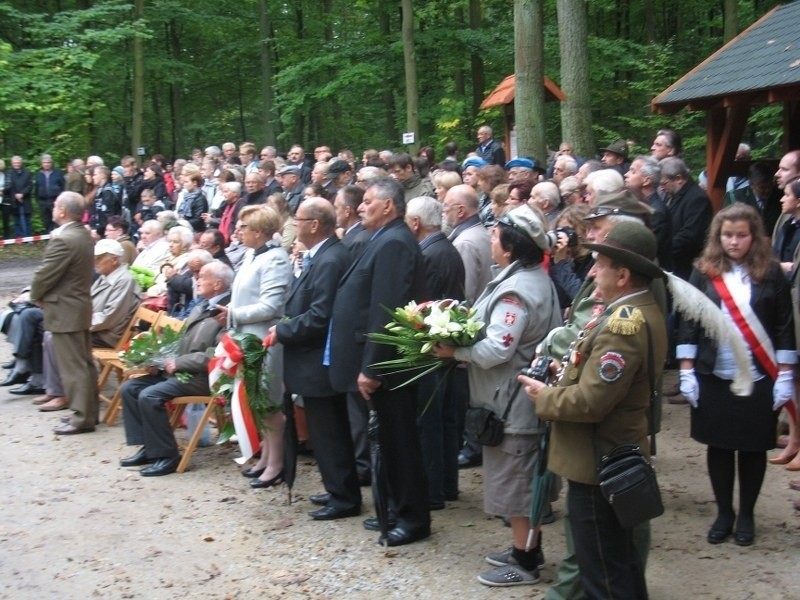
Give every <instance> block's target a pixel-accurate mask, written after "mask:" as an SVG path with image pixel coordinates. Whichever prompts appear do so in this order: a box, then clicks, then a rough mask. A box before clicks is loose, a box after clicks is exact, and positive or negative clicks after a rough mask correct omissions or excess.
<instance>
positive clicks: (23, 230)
mask: <svg viewBox="0 0 800 600" xmlns="http://www.w3.org/2000/svg"><path fill="white" fill-rule="evenodd" d="M11 210H12V212H11V214H12V215H14V235H15V236H17V237H27V236H29V235H31V213H29V212H25V208H24V207H23V206H22V205H21V204H20V203H19V202H16V201H15V202H14V205H13V206H12V208H11Z"/></svg>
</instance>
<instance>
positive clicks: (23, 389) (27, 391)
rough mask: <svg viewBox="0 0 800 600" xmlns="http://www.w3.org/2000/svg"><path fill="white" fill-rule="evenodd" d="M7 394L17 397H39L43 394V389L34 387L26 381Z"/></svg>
mask: <svg viewBox="0 0 800 600" xmlns="http://www.w3.org/2000/svg"><path fill="white" fill-rule="evenodd" d="M8 392H9V393H10V394H16V395H18V396H40V395H41V394H44V388H40V387H36V386H35V385H33V384H32V383H31V382H30V381H26V382H25V383H23V384H22V385H20V386H18V387H15V388H11V389H10V390H8Z"/></svg>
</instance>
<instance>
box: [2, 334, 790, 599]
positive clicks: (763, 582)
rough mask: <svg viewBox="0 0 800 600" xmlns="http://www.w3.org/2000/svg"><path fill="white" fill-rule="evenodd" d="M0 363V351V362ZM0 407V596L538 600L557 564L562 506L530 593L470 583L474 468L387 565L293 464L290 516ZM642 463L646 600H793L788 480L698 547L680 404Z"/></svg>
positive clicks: (489, 528) (199, 477)
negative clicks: (1, 478)
mask: <svg viewBox="0 0 800 600" xmlns="http://www.w3.org/2000/svg"><path fill="white" fill-rule="evenodd" d="M9 356H10V355H9V347H8V345H7V344H5V343H2V344H0V359H2V360H3V361H4V360H7V359H8V358H9ZM673 381H674V374H672V376H671V378H668V382H667V383H668V384H669V383H672V382H673ZM0 407H2V411H3V415H4V417H5V423H6V427H5V428H3V429H2V430H0V453H1V455H2V456H3V458H4V462H5V465H6V469H7V471H6V475H5V478H6V484H5V485H4V486H3V489H4V491H5V497H6V500H5V502H4V507H3V517H2V519H1V520H0V581H2V582H3V586H2V590H0V597H2V598H15V599H16V598H34V597H37V598H81V599H83V598H92V597H95V598H146V599H158V598H180V597H183V598H204V599H205V598H208V599H211V598H213V599H216V598H289V599H291V598H337V599H339V598H413V597H415V596H416V597H419V598H454V599H455V598H458V599H460V600H466V599H473V598H474V599H483V598H493V599H494V598H501V597H502V598H538V597H541V596H542V595H543V593H544V591H545V590H546V589H547V586H548V583H549V582H551V581H552V578H553V577H554V575H555V572H556V565H557V561H558V559H559V558H560V557H561V556H562V555H563V549H564V548H563V528H562V525H563V523H562V518H561V514H562V505H563V496H562V500H559V501H558V502H556V503H555V504H554V508H555V511H556V515H557V516H558V517H559V518H558V519H557V521H556V523H555V524H553V525H549V526H545V528H544V551H545V555H546V557H547V566H546V567H545V568H544V569H543V570H542V582H541V583H540V584H538V585H536V586H532V587H523V588H509V589H506V590H495V589H489V588H486V587H484V586H482V585H480V584H479V583H478V582H477V581H476V580H475V577H476V575H477V574H478V573H480V572H481V571H482V570H485V569H486V568H487V567H488V566H487V565H486V563H484V562H483V556H484V554H486V553H487V552H489V551H493V550H497V549H501V548H504V547H506V546H507V545H508V542H509V538H510V536H509V530H508V529H505V528H504V527H503V526H502V524H501V522H500V521H499V520H497V519H492V518H489V517H487V516H486V515H484V514H483V512H482V511H481V470H480V469H470V470H466V471H462V472H461V489H462V495H461V499H460V500H459V501H457V502H451V503H448V506H447V508H446V509H445V510H443V511H438V512H434V513H433V530H434V535H433V536H432V537H431V538H430V539H429V540H427V541H424V542H421V543H417V544H412V545H410V546H405V547H400V548H396V549H390V550H389V551H388V552H387V551H385V550H384V549H382V548H381V547H380V546H378V545H377V544H376V543H375V541H376V535H377V534H374V533H371V532H367V531H365V530H364V529H363V528H362V526H361V519H360V518H353V519H346V520H343V521H334V522H323V523H317V522H313V521H311V520H310V519H309V517H308V516H307V515H306V513H307V512H308V511H309V510H312V508H313V507H312V505H311V504H310V503H309V502H308V500H307V498H308V495H309V494H313V493H319V492H320V491H321V490H322V488H321V485H320V480H319V476H318V474H317V471H316V468H315V466H314V464H313V461H312V460H311V459H308V458H301V463H300V467H299V474H298V480H297V483H296V486H295V502H294V503H293V504H291V505H289V504H288V503H287V493H286V488H285V487H281V488H278V489H270V490H250V489H249V487H248V486H247V480H245V479H244V478H243V477H241V476H240V475H239V468H238V467H237V465H236V464H235V463H233V458H235V457H236V456H237V453H236V449H235V448H233V447H216V446H215V447H210V448H201V449H199V450H198V451H197V452H196V454H195V455H194V457H193V458H192V462H191V465H190V470H189V471H187V472H186V473H184V474H182V475H177V474H176V475H171V476H168V477H160V478H150V479H145V478H142V477H140V476H139V475H138V473H137V472H136V470H135V469H123V468H121V467H119V465H118V461H119V459H120V458H121V457H123V456H127V455H128V454H130V453H131V451H130V449H129V448H127V447H126V446H125V443H124V435H123V428H122V425H121V423H118V424H117V425H115V426H113V427H106V426H100V427H98V430H97V431H96V432H95V433H93V434H87V435H79V436H74V437H66V438H59V437H57V436H54V435H53V434H52V433H50V431H51V429H52V427H53V426H54V425H55V424H56V422H57V421H58V419H59V417H60V416H61V415H64V414H66V413H64V412H61V413H55V414H42V413H39V412H37V411H36V409H35V407H33V406H32V405H31V404H30V397H27V396H23V397H18V396H13V395H11V394H9V393H8V388H0ZM657 463H658V473H659V480H660V483H661V487H662V491H663V495H664V501H665V505H666V509H667V512H666V514H665V515H664V516H662V517H661V518H659V519H657V520H655V521H654V522H653V535H652V537H653V543H652V550H651V553H650V563H649V566H648V573H647V575H648V584H649V587H650V593H651V598H654V599H672V598H721V599H726V600H727V599H745V598H765V599H766V598H770V599H771V598H798V597H800V575H798V574H797V573H796V572H795V571H794V569H795V568H796V562H797V560H796V559H797V556H798V550H800V536H798V530H799V529H800V519H798V516H797V515H796V514H795V513H794V511H793V509H792V505H791V501H792V500H793V499H794V497H795V496H796V493H795V492H792V491H790V490H789V489H788V485H787V484H788V481H789V479H790V478H791V477H790V475H791V474H790V473H788V472H787V471H785V470H784V469H783V468H782V467H775V466H770V467H769V468H768V472H767V479H766V482H765V484H764V491H763V493H762V496H761V499H760V501H759V504H758V507H757V538H756V544H755V545H754V546H752V547H750V548H739V547H737V546H735V545H734V544H733V543H732V542H730V543H726V544H722V545H720V546H710V545H709V544H708V543H706V541H705V536H706V531H707V528H708V526H709V525H710V522H711V520H712V519H713V512H714V505H713V501H712V496H711V490H710V487H709V483H708V479H707V477H706V475H705V449H704V448H703V447H702V446H700V445H698V444H696V443H694V442H693V441H691V440H690V439H689V437H688V409H687V408H686V407H685V406H670V405H667V406H665V409H664V431H663V432H662V434H661V435H660V436H659V456H658V459H657ZM364 491H365V492H366V495H365V513H364V516H368V514H369V509H370V505H371V501H370V500H368V499H367V498H368V496H369V492H368V490H367V489H365V490H364Z"/></svg>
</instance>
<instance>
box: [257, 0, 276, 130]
mask: <svg viewBox="0 0 800 600" xmlns="http://www.w3.org/2000/svg"><path fill="white" fill-rule="evenodd" d="M258 31H259V34H260V37H261V39H260V43H259V45H258V46H259V49H260V51H261V86H262V90H261V98H262V101H263V104H262V110H263V118H264V123H263V127H264V139H265V140H266V143H267V144H269V145H275V143H276V142H277V132H276V131H275V123H277V121H278V118H277V115H276V114H275V106H274V105H275V92H274V91H273V87H272V44H271V39H270V38H271V35H272V26H271V24H270V21H269V14H268V13H267V0H259V1H258Z"/></svg>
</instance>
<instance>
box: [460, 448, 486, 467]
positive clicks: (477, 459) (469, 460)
mask: <svg viewBox="0 0 800 600" xmlns="http://www.w3.org/2000/svg"><path fill="white" fill-rule="evenodd" d="M482 464H483V457H482V456H480V455H476V456H465V455H464V454H462V453H461V452H459V453H458V468H459V469H470V468H472V467H480V466H481V465H482Z"/></svg>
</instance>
